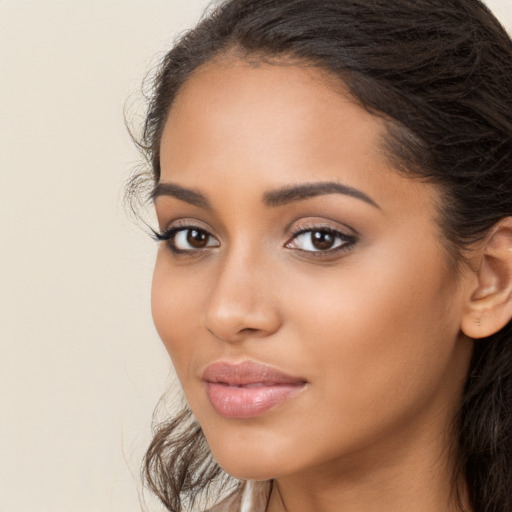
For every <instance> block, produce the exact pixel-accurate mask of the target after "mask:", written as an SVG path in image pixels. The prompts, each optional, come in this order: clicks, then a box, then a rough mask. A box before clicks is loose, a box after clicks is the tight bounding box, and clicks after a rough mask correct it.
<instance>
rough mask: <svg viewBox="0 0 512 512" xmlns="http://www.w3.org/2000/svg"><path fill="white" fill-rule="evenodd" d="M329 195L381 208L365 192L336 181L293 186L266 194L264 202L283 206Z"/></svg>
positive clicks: (269, 204) (268, 204)
mask: <svg viewBox="0 0 512 512" xmlns="http://www.w3.org/2000/svg"><path fill="white" fill-rule="evenodd" d="M327 194H344V195H346V196H350V197H355V198H356V199H360V200H361V201H364V202H365V203H368V204H370V205H372V206H374V207H375V208H379V209H380V206H379V205H378V204H377V203H376V202H375V201H374V200H373V199H372V198H371V197H369V196H367V195H366V194H365V193H364V192H361V191H360V190H358V189H356V188H353V187H349V186H347V185H342V184H341V183H337V182H336V181H325V182H320V183H304V184H301V185H292V186H290V187H284V188H282V189H279V190H273V191H271V192H266V193H265V194H264V195H263V201H264V203H265V204H266V205H267V206H283V205H285V204H288V203H292V202H294V201H301V200H303V199H309V198H311V197H316V196H322V195H327Z"/></svg>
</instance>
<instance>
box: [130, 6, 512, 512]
mask: <svg viewBox="0 0 512 512" xmlns="http://www.w3.org/2000/svg"><path fill="white" fill-rule="evenodd" d="M153 85H154V90H153V94H152V96H151V98H150V104H149V111H148V115H147V119H146V124H145V131H144V134H143V137H142V141H141V142H140V144H141V147H142V149H143V151H144V152H145V155H146V157H147V158H148V159H149V161H150V162H151V164H152V176H151V183H152V193H151V197H152V199H153V200H154V205H155V209H156V214H157V217H158V223H159V230H158V231H157V232H156V238H157V239H158V240H159V241H160V242H161V243H160V248H159V252H158V256H157V262H156V267H155V273H154V281H153V294H152V309H153V316H154V321H155V325H156V327H157V330H158V332H159V334H160V336H161V338H162V340H163V342H164V344H165V346H166V348H167V350H168V352H169V354H170V356H171V359H172V361H173V364H174V366H175V368H176V371H177V374H178V376H179V378H180V381H181V384H182V386H183V389H184V392H185V396H186V399H187V402H188V404H189V406H190V409H189V408H188V407H185V409H184V410H183V411H182V412H181V413H180V414H178V415H177V416H176V417H175V418H172V419H170V420H169V421H168V422H166V423H164V424H163V425H161V426H160V427H159V428H158V429H157V431H156V433H155V438H154V440H153V442H152V444H151V447H150V448H149V451H148V453H147V457H146V461H145V472H146V477H147V481H148V483H149V485H150V487H151V488H152V489H153V491H154V492H156V493H157V495H158V496H159V497H160V498H161V500H162V501H163V503H164V504H165V505H166V507H167V508H168V509H169V510H172V511H181V510H185V509H186V508H187V506H194V504H195V506H200V505H198V504H200V503H202V502H201V501H200V494H201V493H202V492H204V491H205V492H206V495H207V496H208V492H207V491H208V489H210V493H209V496H210V498H211V497H212V496H213V498H214V500H213V501H215V495H216V494H218V493H219V492H220V491H219V490H218V489H219V488H218V486H219V485H222V484H224V485H225V486H227V487H225V489H228V491H227V492H228V494H229V492H231V491H233V487H232V485H236V484H235V483H234V482H236V481H237V480H234V479H230V478H228V477H227V476H226V473H227V474H229V475H232V476H233V477H234V478H236V479H240V480H242V481H246V483H245V484H241V485H240V486H239V488H237V489H235V490H234V492H232V494H230V495H229V496H228V498H227V499H226V500H225V501H223V502H222V503H220V504H218V505H217V506H216V507H215V508H214V510H216V511H224V510H230V511H231V510H243V511H253V512H256V511H261V512H263V511H267V512H277V511H284V510H287V511H294V512H298V511H317V512H318V511H325V512H328V511H350V512H353V511H357V512H370V511H388V510H389V511H393V512H401V511H409V512H410V511H415V512H422V511H425V512H427V511H429V512H433V511H439V512H441V511H443V512H447V511H449V512H452V511H453V512H454V511H461V510H465V511H473V512H484V511H485V512H490V511H494V512H504V511H508V510H512V491H511V489H512V486H511V475H512V467H511V465H512V462H511V461H512V418H511V416H512V375H511V369H512V339H511V337H512V333H511V317H512V42H511V41H510V39H509V37H508V36H507V34H506V33H505V31H504V30H503V28H502V27H501V26H500V25H499V23H498V22H497V21H496V20H495V19H494V18H493V16H492V15H491V14H490V12H489V11H488V10H487V9H486V7H485V6H484V5H483V4H482V3H480V2H479V1H478V0H449V1H447V0H386V1H379V0H319V1H316V2H311V1H310V0H258V1H257V2H256V1H254V0H228V1H226V2H224V3H222V4H221V5H220V6H219V7H218V8H217V9H215V10H213V11H212V12H210V13H209V14H208V15H207V16H206V17H205V18H204V19H203V20H202V21H201V22H200V23H199V25H198V26H197V27H196V28H194V29H193V30H191V31H190V32H188V33H187V34H185V35H184V36H183V37H182V38H181V39H180V40H179V41H178V43H177V44H176V45H175V47H174V48H173V49H172V50H171V51H170V52H169V53H168V54H167V55H166V56H165V58H164V60H163V62H162V64H161V67H160V70H159V72H158V74H157V76H156V77H155V80H154V84H153ZM133 183H134V187H135V186H136V184H137V183H140V177H139V178H135V179H134V181H133ZM190 411H192V412H190ZM210 451H211V453H210ZM212 455H213V458H214V459H213V458H212ZM221 468H222V469H221ZM224 472H225V473H224ZM203 496H204V493H203Z"/></svg>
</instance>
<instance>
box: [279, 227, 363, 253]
mask: <svg viewBox="0 0 512 512" xmlns="http://www.w3.org/2000/svg"><path fill="white" fill-rule="evenodd" d="M353 243H354V238H353V237H351V236H348V235H345V234H344V233H341V232H339V231H336V230H333V229H311V230H307V231H301V232H300V233H297V234H296V235H295V236H294V237H293V239H292V240H291V241H290V242H288V243H287V244H286V247H288V248H292V249H300V250H301V251H308V252H327V251H332V250H334V249H338V248H340V247H343V246H348V245H352V244H353Z"/></svg>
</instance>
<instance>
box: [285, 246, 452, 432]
mask: <svg viewBox="0 0 512 512" xmlns="http://www.w3.org/2000/svg"><path fill="white" fill-rule="evenodd" d="M407 256H408V257H407V258H400V257H399V256H397V255H396V253H395V255H394V258H388V259H386V258H384V256H383V255H382V254H381V255H379V258H378V264H377V262H375V261H374V262H369V261H360V262H358V264H357V265H354V266H351V268H350V269H348V268H347V269H346V272H345V271H344V272H343V276H341V275H340V274H338V275H337V276H334V275H333V276H328V275H326V276H325V277H324V276H322V278H321V279H318V278H317V279H316V281H315V282H314V283H313V282H312V281H309V280H301V281H297V279H296V280H295V283H296V284H297V283H298V285H297V288H296V290H295V292H294V293H291V290H290V291H288V292H287V295H288V296H289V297H290V298H292V301H291V302H289V304H288V307H289V311H294V312H295V313H294V317H295V319H296V322H295V327H294V329H295V332H294V336H293V337H294V338H296V339H300V340H302V343H303V345H304V349H305V352H304V353H305V354H308V355H309V367H310V368H311V373H310V377H311V379H312V381H313V382H317V383H318V385H319V387H320V389H319V391H320V393H319V396H322V397H323V399H325V406H326V407H325V408H324V410H326V411H332V412H331V415H333V416H335V415H338V417H337V420H338V421H339V420H340V417H339V416H340V415H341V416H343V418H344V421H348V422H354V428H355V427H357V422H358V421H360V420H361V418H362V417H365V415H368V416H369V417H372V418H373V420H376V416H375V415H376V413H379V414H381V418H382V419H383V420H385V418H384V416H386V417H388V419H392V416H393V415H395V416H396V414H402V413H403V414H407V413H409V412H412V411H413V410H414V409H417V408H419V407H421V405H422V404H423V405H424V404H425V401H426V400H427V399H428V398H429V396H430V395H431V394H432V393H434V392H435V390H436V389H437V388H438V386H439V383H440V382H441V381H443V379H444V374H445V373H446V371H447V368H448V366H449V364H450V360H451V357H452V355H453V350H454V344H455V342H456V339H457V334H458V321H457V310H456V309H455V308H454V307H453V304H455V303H456V301H454V300H453V297H454V293H456V290H455V285H454V283H453V278H451V277H450V275H449V273H448V271H447V270H446V269H445V266H444V263H443V262H442V261H441V260H437V261H436V259H435V258H422V257H421V256H420V255H419V254H412V255H411V253H410V252H409V253H408V254H407ZM433 262H435V265H434V264H433ZM429 265H430V267H429ZM358 269H360V270H359V271H358ZM312 287H313V288H312ZM312 289H316V290H319V291H321V293H317V294H315V293H311V290H312ZM308 291H309V293H307V292H308ZM329 404H330V405H329ZM399 411H401V412H399ZM332 419H333V420H334V418H332Z"/></svg>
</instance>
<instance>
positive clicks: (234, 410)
mask: <svg viewBox="0 0 512 512" xmlns="http://www.w3.org/2000/svg"><path fill="white" fill-rule="evenodd" d="M304 386H305V385H304V384H274V385H261V386H251V387H243V386H240V387H239V386H228V385H227V384H221V383H218V382H208V383H207V387H206V389H207V393H208V398H209V399H210V403H211V404H212V406H213V408H214V409H215V411H216V412H217V414H220V415H221V416H224V417H226V418H238V419H244V418H254V417H256V416H260V415H261V414H264V413H265V412H267V411H269V410H270V409H273V408H274V407H277V406H278V405H280V404H282V403H283V402H286V401H287V400H290V399H291V398H293V397H295V396H296V395H297V394H298V393H299V392H300V391H301V390H302V389H303V388H304Z"/></svg>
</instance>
